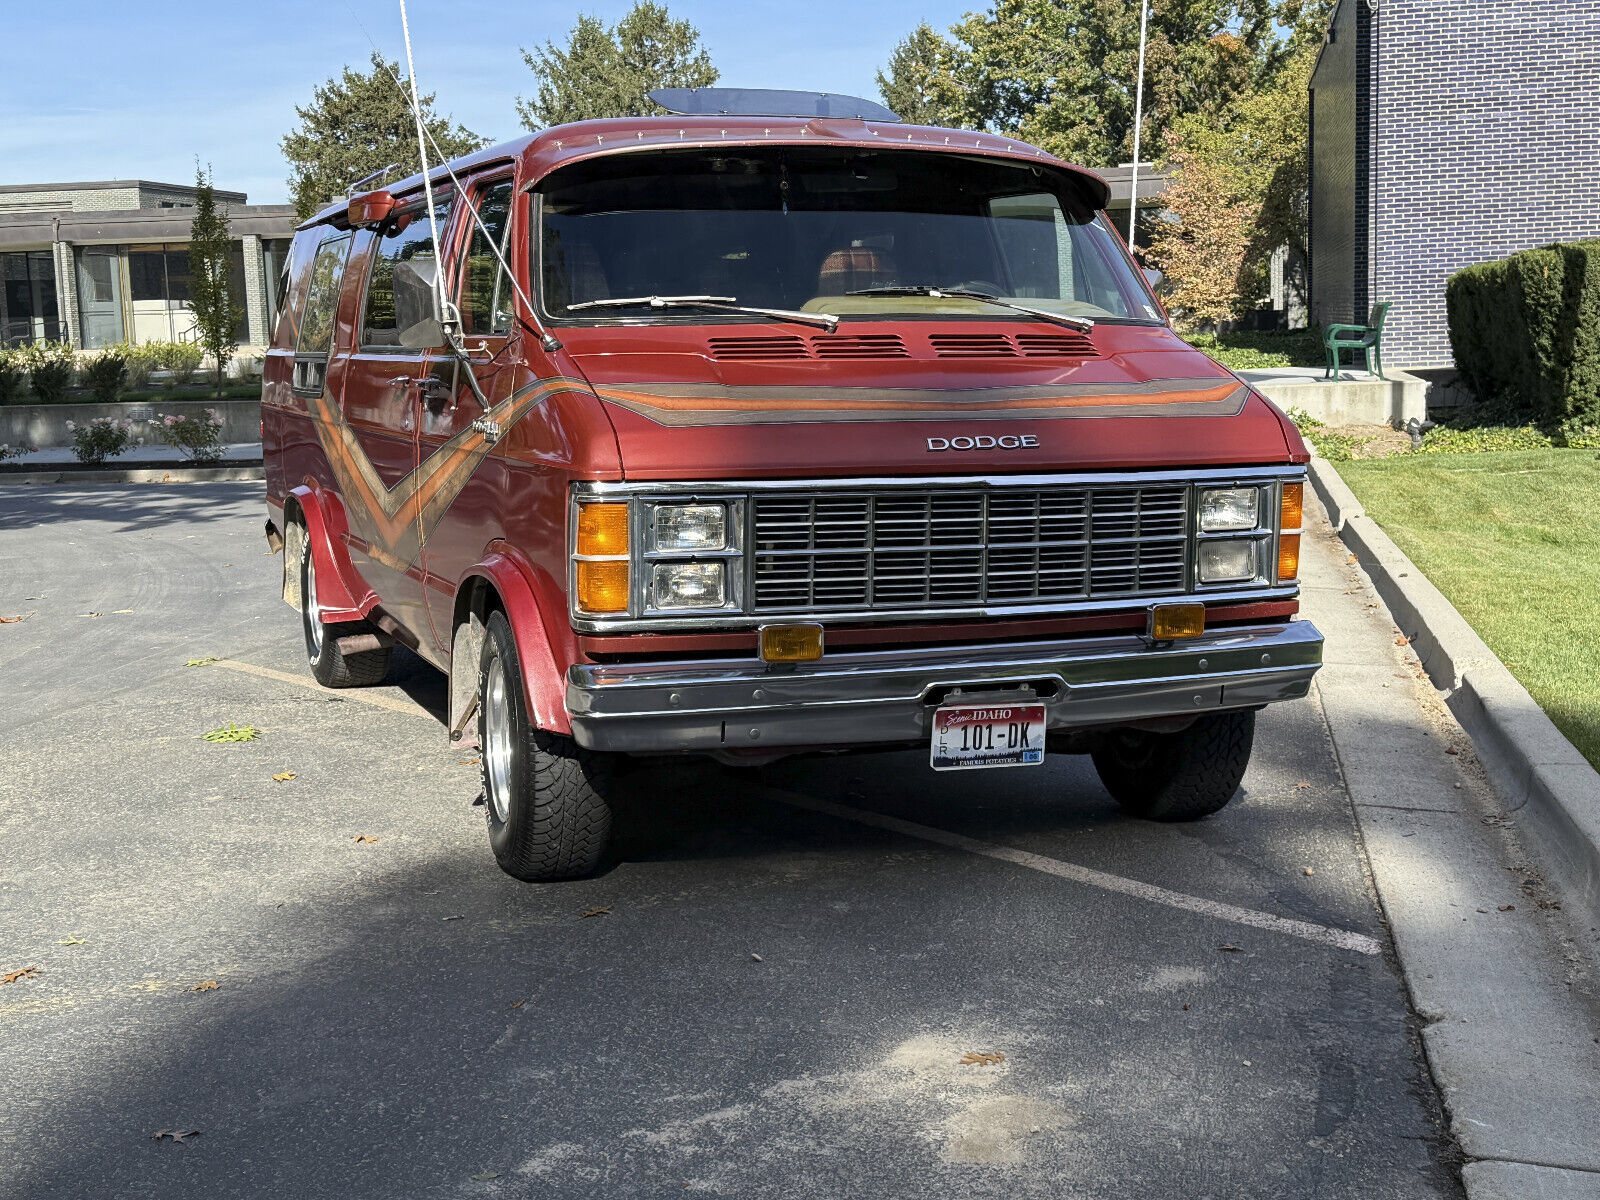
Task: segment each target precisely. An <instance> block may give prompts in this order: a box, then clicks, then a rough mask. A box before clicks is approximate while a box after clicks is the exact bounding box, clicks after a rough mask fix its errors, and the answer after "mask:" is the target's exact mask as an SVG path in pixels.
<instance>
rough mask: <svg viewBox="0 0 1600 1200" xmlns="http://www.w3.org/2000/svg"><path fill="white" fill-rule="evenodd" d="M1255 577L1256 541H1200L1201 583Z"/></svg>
mask: <svg viewBox="0 0 1600 1200" xmlns="http://www.w3.org/2000/svg"><path fill="white" fill-rule="evenodd" d="M1255 577H1256V543H1255V542H1254V541H1242V540H1241V541H1226V542H1201V543H1200V582H1201V583H1243V582H1247V581H1249V580H1251V579H1254V578H1255Z"/></svg>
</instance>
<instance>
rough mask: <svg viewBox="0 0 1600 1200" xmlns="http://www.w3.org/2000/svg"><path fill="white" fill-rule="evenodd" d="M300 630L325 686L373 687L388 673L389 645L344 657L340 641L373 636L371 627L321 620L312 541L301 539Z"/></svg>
mask: <svg viewBox="0 0 1600 1200" xmlns="http://www.w3.org/2000/svg"><path fill="white" fill-rule="evenodd" d="M300 545H301V546H302V547H303V549H302V550H301V552H300V627H301V631H302V632H303V633H304V634H305V639H306V658H307V660H308V661H309V662H310V663H311V674H312V675H313V676H314V677H315V678H316V681H317V682H318V683H320V684H321V685H322V686H323V687H331V688H347V687H370V686H371V685H372V684H374V683H381V682H382V680H383V677H384V676H385V675H387V674H388V673H389V655H390V654H391V653H392V651H391V649H390V648H389V647H387V646H385V647H383V648H382V649H378V650H363V651H362V652H361V653H359V654H342V653H340V651H339V639H340V638H342V637H349V636H351V635H352V634H357V633H371V632H372V626H370V625H368V624H367V623H366V622H365V621H336V622H331V623H330V622H326V621H323V620H322V617H321V615H320V613H319V610H318V606H317V602H316V592H315V589H316V567H315V566H314V565H313V563H312V559H311V538H310V537H309V536H306V537H302V538H301V539H300Z"/></svg>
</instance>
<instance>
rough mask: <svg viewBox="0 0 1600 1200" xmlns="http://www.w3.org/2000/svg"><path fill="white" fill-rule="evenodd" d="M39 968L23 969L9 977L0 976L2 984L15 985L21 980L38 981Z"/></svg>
mask: <svg viewBox="0 0 1600 1200" xmlns="http://www.w3.org/2000/svg"><path fill="white" fill-rule="evenodd" d="M38 977H39V968H38V967H23V968H22V969H21V970H17V971H12V972H11V973H10V974H9V975H0V983H15V982H16V981H17V980H19V979H37V978H38Z"/></svg>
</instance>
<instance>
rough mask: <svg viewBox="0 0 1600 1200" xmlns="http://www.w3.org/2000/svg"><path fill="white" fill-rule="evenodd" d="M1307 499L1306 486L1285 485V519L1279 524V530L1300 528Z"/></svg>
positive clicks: (1300, 484) (1299, 484)
mask: <svg viewBox="0 0 1600 1200" xmlns="http://www.w3.org/2000/svg"><path fill="white" fill-rule="evenodd" d="M1305 499H1306V485H1305V484H1303V483H1286V484H1284V485H1283V519H1282V521H1281V522H1280V524H1279V528H1281V529H1299V528H1300V524H1301V520H1302V518H1303V517H1304V515H1305Z"/></svg>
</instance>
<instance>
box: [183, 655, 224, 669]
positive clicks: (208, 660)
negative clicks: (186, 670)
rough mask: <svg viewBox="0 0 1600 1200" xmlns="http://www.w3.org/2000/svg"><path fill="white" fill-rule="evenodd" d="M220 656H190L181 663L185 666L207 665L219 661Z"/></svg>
mask: <svg viewBox="0 0 1600 1200" xmlns="http://www.w3.org/2000/svg"><path fill="white" fill-rule="evenodd" d="M221 661H222V660H221V659H220V658H215V657H213V658H191V659H190V660H189V661H188V662H186V663H184V664H183V665H184V666H186V667H209V666H210V665H211V664H212V663H214V662H221Z"/></svg>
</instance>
